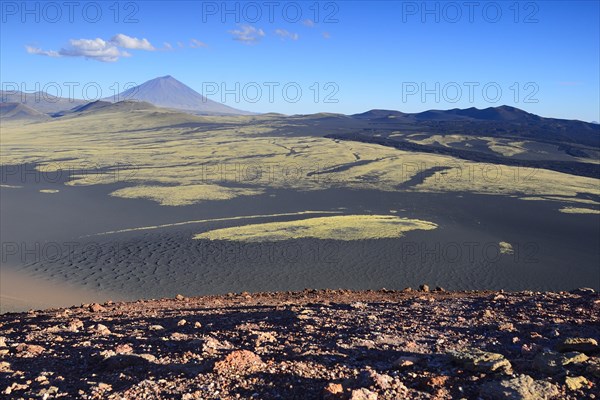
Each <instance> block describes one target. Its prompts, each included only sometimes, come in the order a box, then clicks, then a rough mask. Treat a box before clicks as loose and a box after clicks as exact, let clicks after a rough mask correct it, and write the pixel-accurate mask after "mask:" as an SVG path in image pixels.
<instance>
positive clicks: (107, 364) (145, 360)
mask: <svg viewBox="0 0 600 400" xmlns="http://www.w3.org/2000/svg"><path fill="white" fill-rule="evenodd" d="M155 361H156V357H154V356H153V355H152V354H116V355H113V356H110V357H106V358H104V359H103V360H102V362H101V364H102V366H103V367H104V368H106V369H107V370H113V371H114V370H122V369H125V368H130V367H149V366H150V365H151V364H152V363H153V362H155Z"/></svg>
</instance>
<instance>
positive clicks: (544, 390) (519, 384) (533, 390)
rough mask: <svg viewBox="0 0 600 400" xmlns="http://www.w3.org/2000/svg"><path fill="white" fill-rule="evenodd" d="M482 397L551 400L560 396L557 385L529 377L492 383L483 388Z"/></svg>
mask: <svg viewBox="0 0 600 400" xmlns="http://www.w3.org/2000/svg"><path fill="white" fill-rule="evenodd" d="M481 395H482V396H483V397H484V398H487V399H491V400H506V399H510V400H549V399H553V398H556V397H557V396H559V395H560V391H559V390H558V387H556V385H554V384H552V383H549V382H545V381H536V380H534V379H533V378H532V377H530V376H528V375H519V376H517V377H515V378H512V379H505V380H502V381H496V382H490V383H487V384H485V385H483V386H482V388H481Z"/></svg>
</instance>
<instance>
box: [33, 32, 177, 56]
mask: <svg viewBox="0 0 600 400" xmlns="http://www.w3.org/2000/svg"><path fill="white" fill-rule="evenodd" d="M165 45H166V44H165ZM169 46H170V45H169ZM25 49H26V50H27V52H28V53H29V54H37V55H41V56H48V57H84V58H87V59H90V60H96V61H101V62H115V61H118V60H119V58H121V57H131V54H130V53H129V52H127V51H125V50H122V49H135V50H148V51H154V50H156V49H155V48H154V46H152V44H150V42H149V41H148V40H147V39H138V38H134V37H130V36H127V35H123V34H122V33H119V34H117V35H115V36H113V38H112V39H111V40H108V41H106V40H104V39H101V38H96V39H71V40H69V46H68V47H66V48H61V49H60V50H58V51H56V50H42V49H40V48H38V47H32V46H26V47H25Z"/></svg>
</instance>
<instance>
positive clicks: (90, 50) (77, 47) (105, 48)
mask: <svg viewBox="0 0 600 400" xmlns="http://www.w3.org/2000/svg"><path fill="white" fill-rule="evenodd" d="M69 44H70V46H69V47H68V48H66V49H64V48H63V49H60V50H59V54H60V55H61V56H67V57H85V58H88V59H92V60H97V61H102V62H115V61H117V60H118V59H119V57H122V56H124V57H127V56H128V53H126V52H123V53H122V52H121V51H120V50H119V48H118V47H117V46H115V45H114V44H112V43H111V42H107V41H105V40H102V39H100V38H96V39H71V40H69Z"/></svg>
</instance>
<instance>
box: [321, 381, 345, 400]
mask: <svg viewBox="0 0 600 400" xmlns="http://www.w3.org/2000/svg"><path fill="white" fill-rule="evenodd" d="M343 397H344V387H343V386H342V385H341V384H339V383H333V382H331V383H328V384H327V386H325V389H323V399H324V400H337V399H342V398H343Z"/></svg>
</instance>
